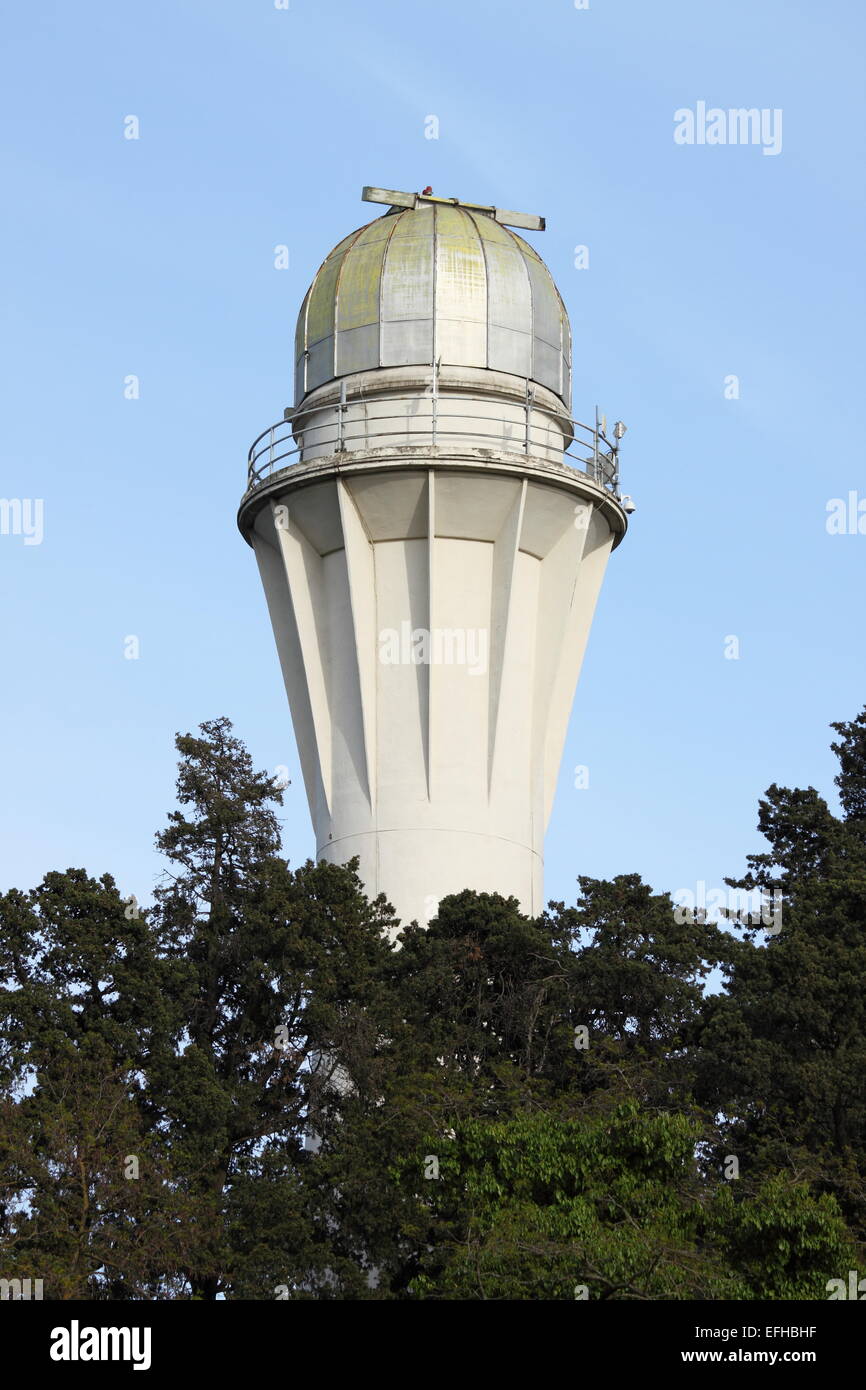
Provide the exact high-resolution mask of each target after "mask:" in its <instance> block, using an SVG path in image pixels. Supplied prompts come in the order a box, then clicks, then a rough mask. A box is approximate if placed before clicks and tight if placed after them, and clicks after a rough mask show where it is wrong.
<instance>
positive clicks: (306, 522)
mask: <svg viewBox="0 0 866 1390" xmlns="http://www.w3.org/2000/svg"><path fill="white" fill-rule="evenodd" d="M365 196H366V197H368V198H369V199H370V200H372V201H380V202H384V203H387V205H388V211H387V212H385V213H384V215H382V216H380V217H378V218H377V219H376V220H375V221H373V222H371V223H369V224H368V225H367V226H364V227H362V228H361V229H360V230H359V231H356V232H353V233H352V234H351V236H348V237H346V238H345V239H344V240H343V241H341V242H340V243H339V245H338V246H337V247H335V249H334V250H333V251H332V252H331V254H330V255H329V256H328V257H327V259H326V260H325V261H324V262H323V264H322V266H321V268H320V270H319V271H318V273H317V275H316V277H315V279H314V281H313V284H312V285H311V287H310V290H309V291H308V293H307V296H306V298H305V300H304V303H303V305H302V308H301V312H300V316H299V319H298V328H297V337H296V386H295V405H294V407H293V408H291V409H290V410H287V411H286V414H285V420H284V421H283V422H281V424H279V425H276V426H273V427H271V428H270V429H269V430H266V431H265V432H264V434H263V435H261V436H260V437H259V439H258V440H256V442H255V444H254V445H253V448H252V449H251V451H250V466H249V480H248V481H249V486H248V490H247V492H246V493H245V495H244V498H243V500H242V503H241V508H240V513H239V524H240V528H241V531H242V533H243V535H244V536H245V537H246V538H247V540H248V541H249V543H250V544H251V545H252V547H253V549H254V551H255V554H256V559H257V561H258V564H259V568H260V572H261V577H262V582H263V585H264V589H265V594H266V596H267V602H268V607H269V610H270V616H271V622H272V624H273V629H274V635H275V638H276V643H277V649H278V652H279V657H280V662H281V666H282V671H283V678H284V680H285V685H286V690H287V693H288V697H289V703H290V706H291V712H292V719H293V722H294V727H295V734H296V739H297V745H298V752H299V756H300V761H301V766H302V770H303V776H304V782H305V784H306V791H307V797H308V800H309V805H310V814H311V817H312V821H313V826H314V830H315V835H316V855H317V857H319V858H325V859H328V860H331V861H333V862H336V863H345V862H346V861H348V860H349V859H351V858H352V857H353V856H355V855H357V856H358V857H359V860H360V874H361V878H362V880H363V882H364V884H365V887H366V890H367V892H368V894H369V895H370V896H374V895H376V894H377V893H380V892H384V893H385V894H386V895H387V897H388V898H389V900H390V901H391V902H392V903H393V904H394V907H395V908H396V910H397V912H398V914H399V916H400V917H401V918H402V920H404V921H409V920H411V919H413V918H414V919H416V920H418V921H419V922H422V923H423V922H424V921H426V920H429V918H430V917H431V916H432V915H433V914H434V913H435V911H436V907H437V904H438V902H439V900H440V899H441V898H442V897H443V896H444V895H445V894H447V893H453V892H458V891H459V890H461V889H463V888H474V889H477V890H479V891H490V892H498V893H502V894H504V895H506V896H507V895H514V896H515V897H516V898H517V899H518V900H519V901H520V903H521V905H522V907H523V909H524V911H525V912H527V913H529V914H535V913H537V912H539V911H540V910H541V909H542V907H543V903H544V898H543V844H544V832H545V828H546V825H547V821H548V818H549V815H550V810H551V805H552V801H553V795H554V790H555V786H556V779H557V774H558V770H559V764H560V759H561V755H562V748H563V743H564V740H565V734H566V728H567V724H568V718H569V713H570V710H571V705H572V700H573V697H574V692H575V688H576V685H577V680H578V676H579V673H580V668H581V663H582V660H583V654H584V649H585V646H586V642H587V637H588V635H589V629H590V624H591V622H592V616H593V611H594V609H595V604H596V599H597V597H598V593H599V589H600V586H601V582H602V578H603V575H604V570H605V566H606V564H607V558H608V555H609V554H610V551H611V549H612V548H613V547H615V546H616V545H617V544H618V543H619V541H620V539H621V538H622V536H623V534H624V533H625V529H626V512H625V508H624V506H623V501H624V500H625V501H626V505H627V499H620V496H619V486H618V466H617V445H618V439H619V437H620V435H621V433H622V429H621V427H619V426H618V427H616V429H615V430H614V431H613V434H614V436H615V437H614V439H613V440H612V441H611V442H608V440H607V439H606V437H605V432H603V431H602V430H600V429H599V428H598V426H597V425H596V426H593V427H584V426H580V425H578V424H576V422H574V421H573V420H572V419H571V413H570V403H571V367H572V360H571V332H570V327H569V322H568V316H567V314H566V312H565V308H564V306H563V303H562V300H561V298H560V295H559V293H558V291H557V289H556V286H555V285H554V283H553V280H552V278H551V276H550V274H549V272H548V270H547V269H546V267H545V265H544V263H543V262H542V260H541V259H540V257H539V256H538V254H537V252H536V251H535V250H534V249H533V247H532V246H530V245H529V244H528V242H527V241H526V240H524V239H523V238H521V237H520V236H518V235H517V234H516V233H515V232H514V231H512V230H511V226H513V225H518V226H522V227H524V228H529V227H533V226H534V227H537V228H539V229H540V228H543V222H542V221H541V219H536V218H530V217H523V216H521V215H519V214H516V213H515V214H512V213H503V212H501V211H500V210H498V209H496V208H482V207H479V206H477V205H473V204H467V203H461V202H458V201H456V200H453V199H437V198H434V197H423V196H421V195H417V194H399V193H395V192H391V191H388V190H377V189H373V190H371V189H367V190H365Z"/></svg>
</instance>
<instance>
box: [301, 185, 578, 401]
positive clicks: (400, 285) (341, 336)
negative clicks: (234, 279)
mask: <svg viewBox="0 0 866 1390" xmlns="http://www.w3.org/2000/svg"><path fill="white" fill-rule="evenodd" d="M542 225H543V224H542ZM436 359H439V360H440V361H441V363H442V364H443V365H447V366H464V367H486V368H489V369H491V370H493V371H498V372H509V373H512V374H514V375H516V376H520V377H524V378H527V379H529V380H531V381H534V382H538V383H539V384H540V385H542V386H546V387H548V389H549V390H551V391H554V392H555V393H556V395H557V396H559V397H560V399H561V400H562V401H563V402H564V403H565V405H566V406H567V407H569V408H570V404H571V330H570V327H569V322H568V315H567V314H566V312H565V306H564V304H563V302H562V299H561V297H560V295H559V291H558V290H557V288H556V285H555V284H554V282H553V278H552V277H551V274H550V271H549V270H548V269H547V267H546V265H545V264H544V262H543V261H542V259H541V257H540V256H539V255H538V253H537V252H536V251H535V250H534V248H533V247H532V246H530V245H529V244H528V242H526V241H524V240H523V238H522V237H519V236H517V235H516V234H515V233H514V232H512V231H511V230H510V229H509V228H508V227H505V226H503V225H502V224H501V223H500V222H499V221H497V220H496V219H495V218H494V217H493V216H491V215H489V213H486V212H482V211H479V210H477V209H475V208H473V207H471V206H468V207H467V206H465V205H463V206H461V205H459V204H457V203H456V202H455V203H450V202H445V201H443V202H438V201H430V202H424V203H421V202H420V201H419V205H418V206H415V207H412V208H399V207H395V208H392V209H391V210H390V211H389V212H387V213H385V214H384V215H383V216H382V217H378V218H376V220H375V221H373V222H370V223H368V224H367V225H366V226H364V227H361V228H360V229H359V230H358V231H355V232H352V234H351V235H350V236H347V237H345V238H344V240H343V241H341V242H340V243H339V244H338V245H337V246H335V247H334V249H333V251H332V252H331V254H330V255H329V256H328V257H327V258H326V260H325V261H324V262H323V263H322V265H321V266H320V268H319V270H318V272H317V274H316V276H315V279H314V280H313V283H312V285H311V286H310V288H309V290H308V291H307V294H306V297H305V299H304V302H303V304H302V306H301V312H300V314H299V316H298V327H297V333H296V338H295V403H296V404H300V402H301V400H302V399H303V398H304V396H306V395H307V394H308V393H309V392H310V391H313V390H314V389H315V388H316V387H317V386H321V385H323V383H325V382H327V381H331V380H333V379H334V378H335V377H342V376H347V375H349V374H350V373H352V372H364V371H370V370H374V369H375V368H377V367H402V366H408V365H412V364H425V363H427V364H429V363H433V362H434V361H435V360H436Z"/></svg>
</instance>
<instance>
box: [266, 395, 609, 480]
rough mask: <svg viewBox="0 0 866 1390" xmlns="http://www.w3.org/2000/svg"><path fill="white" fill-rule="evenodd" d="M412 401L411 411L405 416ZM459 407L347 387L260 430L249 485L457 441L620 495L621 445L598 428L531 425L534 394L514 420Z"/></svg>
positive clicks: (433, 398) (453, 401) (443, 400)
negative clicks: (564, 469) (346, 460)
mask: <svg viewBox="0 0 866 1390" xmlns="http://www.w3.org/2000/svg"><path fill="white" fill-rule="evenodd" d="M391 403H393V404H394V405H400V406H402V407H403V408H402V409H401V410H398V411H395V412H394V413H393V414H382V413H380V410H381V407H382V406H383V405H385V404H391ZM407 403H410V404H411V407H412V413H407V410H406V405H407ZM458 403H460V398H459V397H454V396H445V397H443V396H442V395H440V394H439V393H438V392H436V391H435V390H434V391H433V392H432V393H429V394H426V395H422V396H417V395H413V396H401V397H390V398H382V397H378V398H377V399H375V400H373V399H371V398H369V397H366V398H361V397H354V398H353V399H352V400H351V401H347V399H346V394H345V387H344V389H343V391H342V393H341V396H340V399H339V401H336V402H334V403H333V404H329V405H314V406H307V407H304V406H301V407H300V408H299V409H297V410H295V411H294V412H293V413H292V415H291V417H290V418H288V419H284V420H280V421H279V423H278V424H275V425H270V426H269V428H268V429H266V430H263V431H262V433H261V434H260V435H259V436H258V438H257V439H255V440H254V441H253V443H252V445H251V446H250V451H249V455H248V487H249V488H254V487H258V486H259V485H260V484H261V483H263V482H265V481H267V479H268V478H269V477H270V476H271V475H272V474H273V473H275V472H277V471H279V470H280V469H282V468H288V467H289V466H290V465H291V464H292V463H301V462H304V461H305V459H307V460H311V459H315V458H324V457H327V456H330V455H333V454H352V453H365V452H366V451H367V450H369V449H381V448H387V447H388V446H389V445H390V446H392V447H395V448H400V447H406V446H407V445H408V446H415V447H423V446H428V447H433V448H436V447H437V446H439V445H446V446H447V444H448V443H451V442H456V441H458V440H459V442H460V443H461V444H464V445H468V446H469V447H473V448H487V449H491V448H492V449H504V450H506V451H508V452H511V453H523V454H527V455H531V456H533V457H535V458H539V457H540V458H542V459H544V460H545V461H546V462H551V463H557V464H561V463H566V464H569V465H570V466H571V467H572V468H577V469H578V470H579V471H580V472H582V473H586V474H587V475H588V476H589V477H590V478H592V479H593V480H594V481H595V482H597V483H600V484H601V485H602V486H603V487H605V488H607V489H608V490H609V491H611V492H613V493H614V494H615V495H617V496H618V495H619V453H618V441H615V440H609V439H607V438H606V436H605V435H604V433H603V431H602V430H601V429H600V428H593V427H592V426H591V425H584V424H581V422H580V421H579V420H572V419H570V418H568V417H565V416H559V417H554V416H550V417H549V420H548V422H546V423H545V422H542V420H540V419H538V418H535V419H533V412H535V414H536V417H537V416H538V415H539V414H540V413H541V412H540V411H539V410H538V409H537V408H536V407H535V406H534V401H533V396H532V392H531V391H528V392H527V396H526V401H525V404H524V405H523V406H521V405H518V404H517V403H515V405H514V406H513V407H512V411H513V414H512V416H511V418H508V417H506V416H500V417H495V416H492V415H490V414H487V413H484V412H482V411H479V410H475V411H472V410H455V409H453V407H454V406H455V405H457V404H458ZM371 407H372V408H373V409H374V410H375V412H376V413H375V414H371V415H369V416H368V415H367V413H366V410H367V409H370V408H371ZM443 407H444V409H443ZM359 409H364V415H363V417H362V418H358V416H357V414H356V413H353V414H350V413H349V412H350V411H352V412H357V411H358V410H359ZM317 416H318V417H319V419H318V420H317V419H316V417H317ZM322 417H325V418H322ZM456 422H463V423H456ZM466 422H469V424H468V425H467V423H466ZM568 432H571V434H572V439H571V442H570V443H569V444H568V446H567V447H566V448H563V443H564V439H563V436H564V435H567V433H568Z"/></svg>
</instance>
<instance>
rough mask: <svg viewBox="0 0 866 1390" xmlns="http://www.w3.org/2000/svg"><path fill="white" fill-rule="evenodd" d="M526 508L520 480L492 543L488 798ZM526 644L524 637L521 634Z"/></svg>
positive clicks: (523, 481)
mask: <svg viewBox="0 0 866 1390" xmlns="http://www.w3.org/2000/svg"><path fill="white" fill-rule="evenodd" d="M525 506H526V479H525V478H523V479H521V482H520V486H519V489H518V491H517V495H516V497H515V499H514V505H513V506H512V508H511V511H510V512H509V514H508V516H507V517H506V519H505V522H504V524H503V526H502V530H501V531H500V533H499V535H498V536H497V538H496V540H495V541H494V543H493V583H492V593H491V600H490V644H489V645H490V676H489V714H488V722H487V730H488V733H487V795H488V797H490V795H491V793H492V790H493V764H494V758H495V754H496V747H497V735H498V732H499V714H500V697H501V694H502V678H503V672H504V670H505V662H506V653H507V649H508V647H509V646H510V644H511V643H513V642H514V641H515V640H518V637H517V635H516V634H515V631H514V603H513V590H514V583H515V573H516V569H517V556H518V553H519V551H520V534H521V531H522V529H523V513H524V508H525ZM522 638H523V641H526V633H523V634H522Z"/></svg>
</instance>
